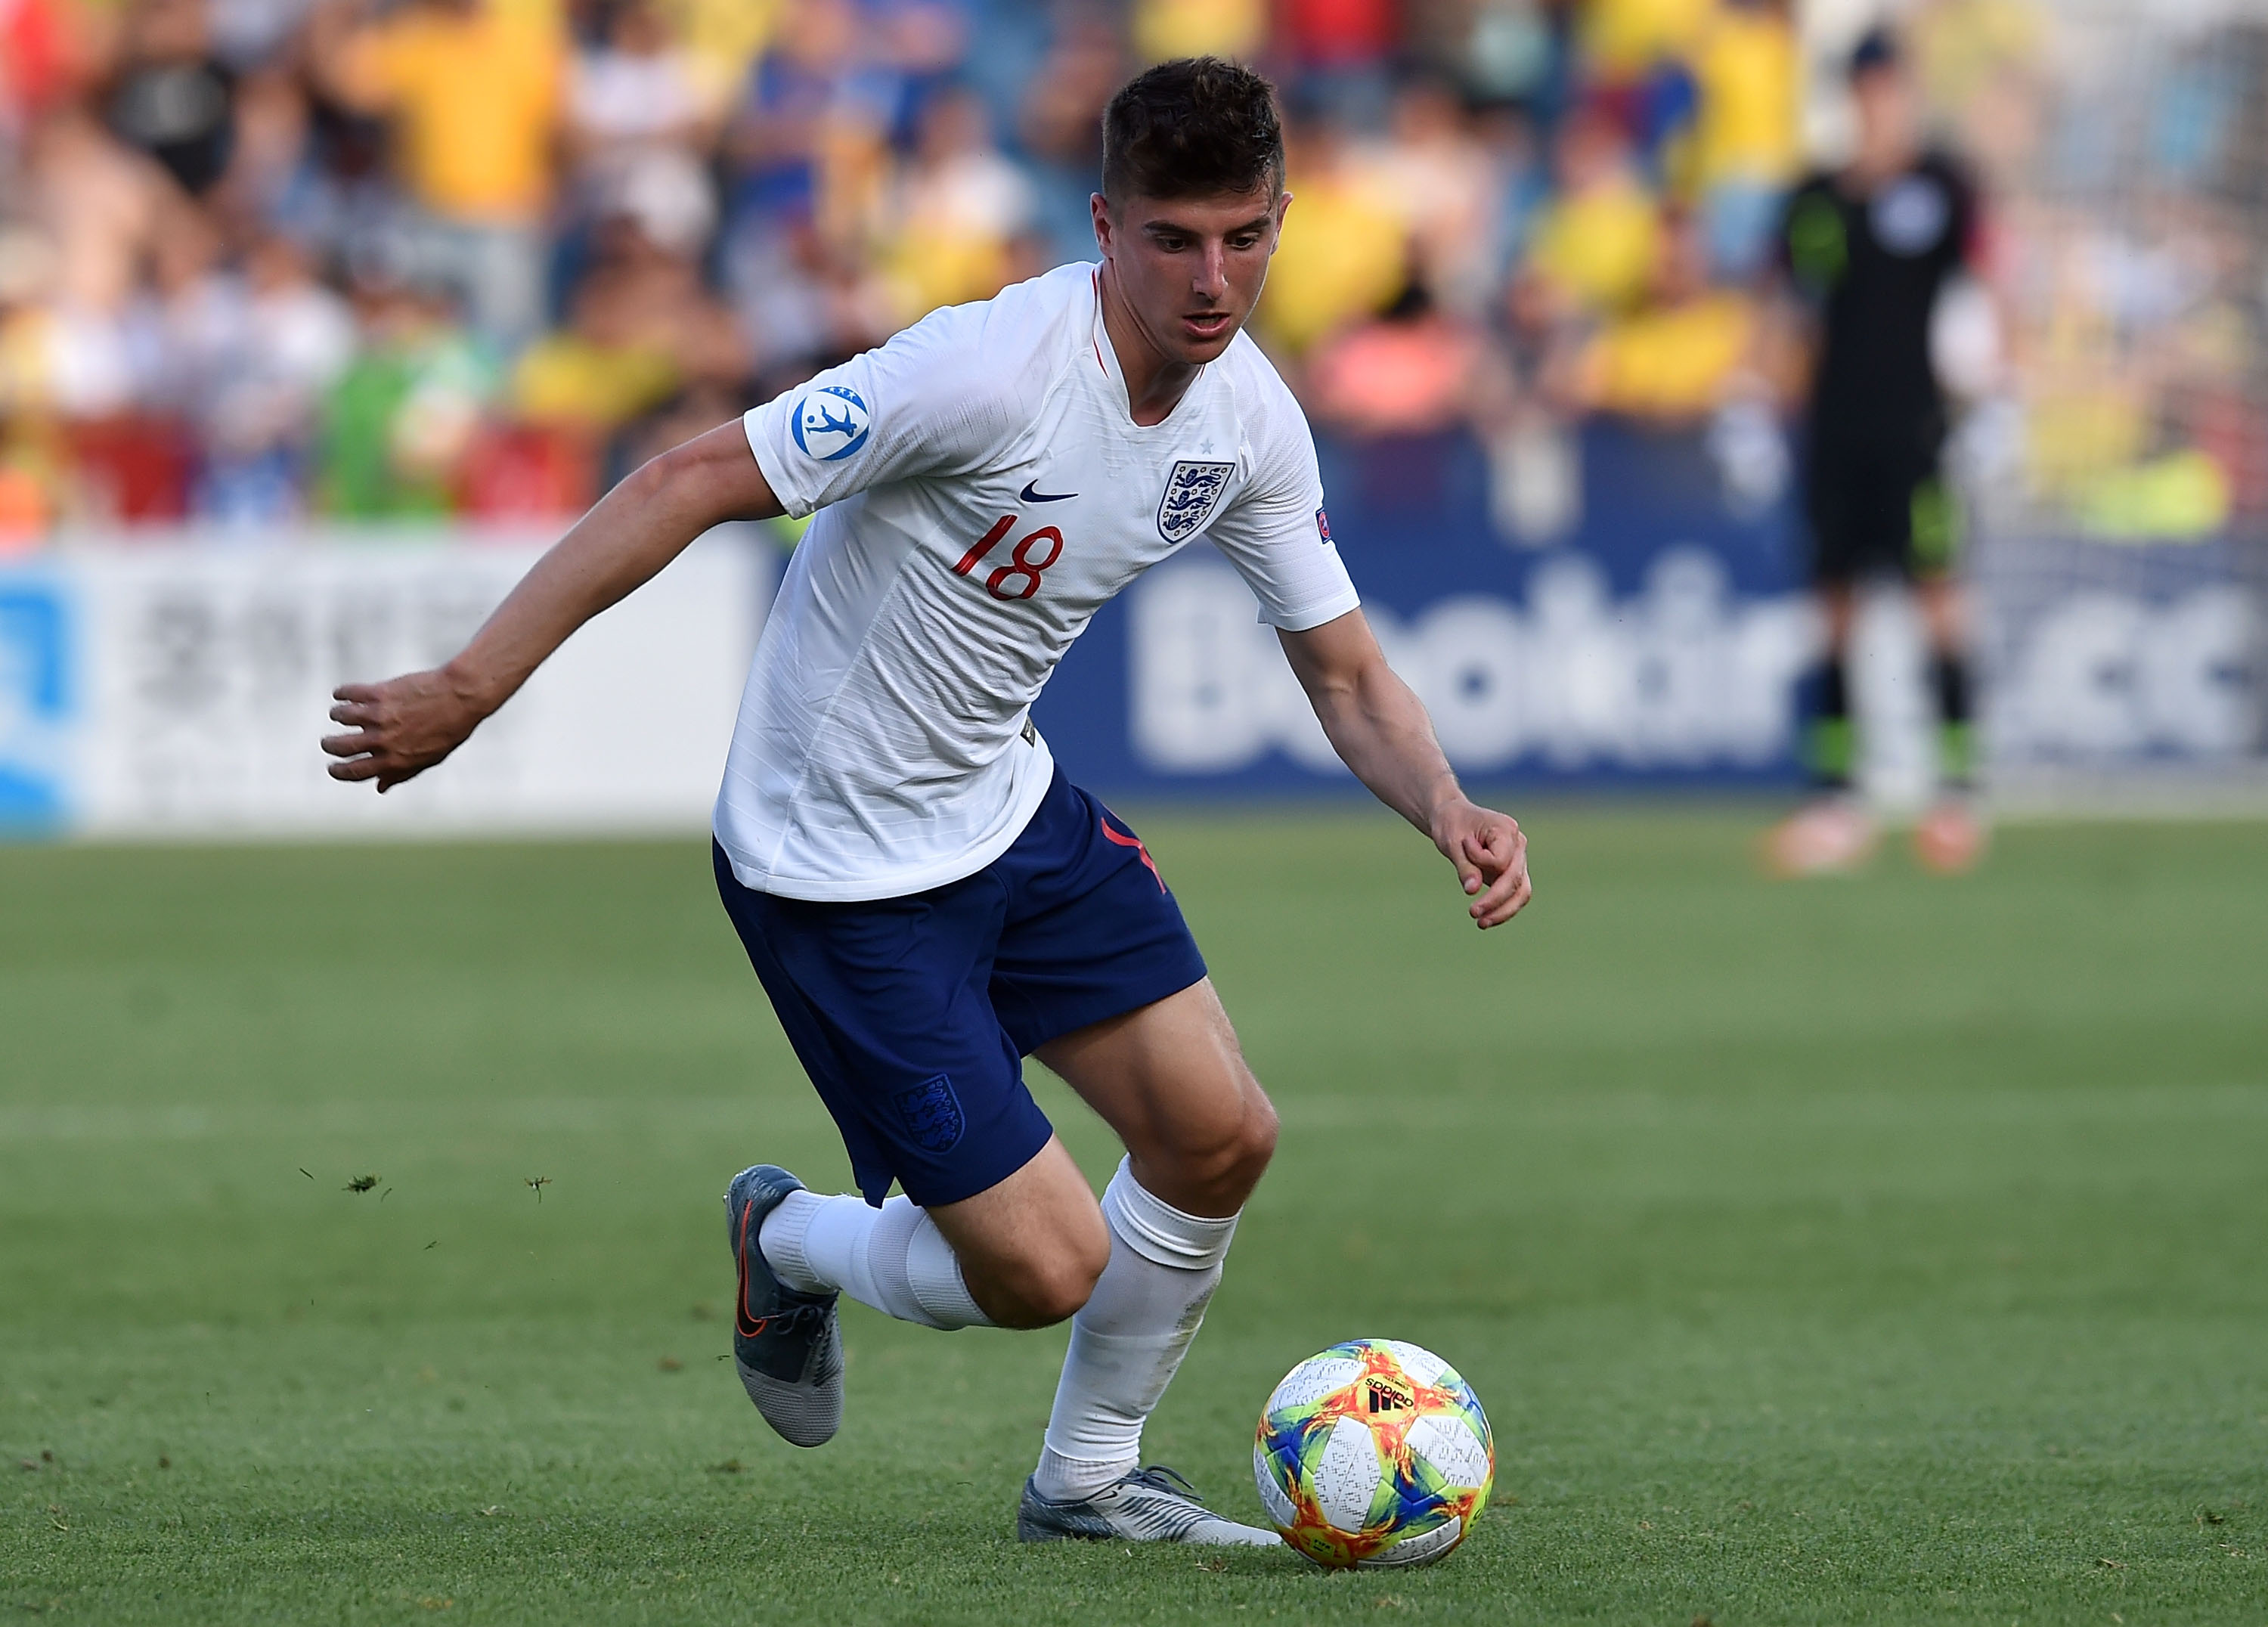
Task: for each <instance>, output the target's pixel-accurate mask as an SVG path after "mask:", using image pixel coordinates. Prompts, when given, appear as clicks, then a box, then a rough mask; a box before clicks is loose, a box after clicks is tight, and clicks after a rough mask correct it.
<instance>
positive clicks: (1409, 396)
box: [0, 0, 1798, 539]
mask: <svg viewBox="0 0 2268 1627" xmlns="http://www.w3.org/2000/svg"><path fill="white" fill-rule="evenodd" d="M0 42H4V48H0V534H7V535H12V536H14V537H17V538H18V539H25V538H32V537H37V536H39V535H40V534H43V533H45V532H47V531H48V530H49V529H50V528H51V527H52V526H55V525H56V524H57V523H59V522H68V521H71V520H78V521H84V522H88V523H105V522H114V521H126V522H136V521H170V520H180V519H195V520H200V521H208V522H213V523H217V524H224V525H229V524H258V523H263V522H273V521H277V520H283V519H291V518H294V517H298V516H302V515H311V514H312V515H328V516H335V517H340V518H344V519H395V518H404V517H416V516H439V515H446V514H464V515H469V516H474V517H478V518H483V519H509V518H513V517H523V516H535V515H552V514H556V513H559V512H567V511H571V510H573V509H575V508H577V507H578V506H580V505H581V504H585V503H586V502H588V501H589V500H590V499H591V498H592V497H593V496H594V495H595V494H596V493H597V492H598V491H599V490H602V489H603V487H604V486H605V484H606V483H608V482H609V481H610V480H611V479H613V478H615V476H617V475H619V474H620V473H621V472H622V470H623V469H624V468H626V467H630V466H631V465H633V464H634V463H635V462H636V461H637V460H639V459H641V458H642V457H644V456H645V455H647V454H648V453H651V452H652V451H653V450H655V449H657V448H658V447H659V446H661V445H666V444H668V443H669V442H672V441H674V440H675V439H677V438H681V437H682V436H684V435H686V434H688V433H690V432H693V431H698V430H700V429H703V428H705V427H707V426H709V425H711V424H713V423H718V422H721V421H723V420H725V419H726V418H728V417H729V416H732V415H733V413H734V412H736V411H738V410H739V409H741V408H743V407H744V406H746V405H747V404H748V403H750V402H752V401H757V400H761V399H763V398H765V397H767V396H769V395H770V394H773V393H775V392H776V391H777V390H779V389H781V388H784V387H787V386H788V385H790V384H792V383H793V382H795V381H796V380H798V379H800V378H802V377H804V376H806V375H807V374H808V373H809V372H812V371H813V370H814V369H816V368H818V367H821V366H823V365H826V364H828V363H829V362H832V361H834V360H836V359H838V358H840V357H844V356H846V355H849V354H851V353H854V352H856V351H857V350H861V349H863V348H865V347H867V346H869V345H872V344H874V343H876V342H880V340H882V339H884V338H886V337H887V335H890V334H891V333H893V332H894V331H895V330H896V329H897V328H900V327H902V326H903V325H904V324H906V323H907V322H909V321H911V320H915V319H917V318H918V317H919V316H920V315H921V314H922V313H924V312H926V311H928V310H930V309H932V308H933V307H935V306H939V305H941V304H946V303H950V302H953V301H957V300H963V299H968V298H980V297H983V296H984V295H986V294H989V293H990V292H991V291H994V290H995V289H997V288H998V287H999V286H1001V285H1002V284H1003V283H1006V282H1009V281H1012V280H1014V279H1017V278H1020V277H1023V276H1029V275H1032V274H1033V273H1035V272H1037V271H1039V270H1042V269H1046V268H1047V267H1049V266H1051V265H1055V264H1058V263H1061V262H1062V261H1066V260H1072V259H1086V258H1092V257H1093V254H1094V242H1093V237H1092V233H1091V230H1090V226H1089V224H1088V220H1087V204H1086V200H1087V196H1088V194H1089V193H1090V191H1091V190H1092V188H1093V187H1094V176H1095V173H1096V168H1097V162H1098V158H1099V153H1098V121H1099V116H1100V114H1101V107H1102V105H1103V103H1104V101H1105V100H1106V99H1107V98H1108V95H1109V93H1110V92H1111V91H1112V90H1113V89H1114V88H1115V86H1116V85H1117V84H1118V83H1119V82H1120V81H1121V80H1122V79H1123V77H1125V76H1126V75H1127V74H1128V73H1130V71H1132V70H1135V69H1136V68H1138V66H1139V65H1140V64H1141V63H1143V62H1145V61H1149V60H1157V59H1160V58H1163V57H1166V56H1170V55H1186V54H1190V53H1196V52H1204V51H1211V52H1217V53H1220V54H1224V55H1237V56H1240V57H1243V58H1246V59H1248V60H1253V61H1256V62H1258V63H1263V64H1264V65H1265V66H1266V67H1267V68H1268V69H1269V70H1270V71H1271V72H1272V73H1273V74H1274V75H1275V76H1276V77H1278V81H1279V83H1280V84H1281V85H1283V86H1284V89H1285V103H1286V112H1287V116H1288V121H1289V131H1290V136H1291V172H1292V186H1293V188H1294V190H1295V191H1296V192H1297V194H1298V202H1297V203H1296V205H1295V207H1294V209H1293V211H1292V217H1291V222H1290V225H1289V227H1288V230H1287V232H1286V233H1285V241H1284V244H1283V247H1282V251H1281V253H1280V254H1279V256H1278V261H1277V263H1276V266H1275V268H1274V270H1273V274H1272V277H1271V282H1270V291H1269V293H1268V296H1267V298H1266V300H1265V303H1264V306H1263V312H1262V313H1261V318H1260V320H1259V324H1258V331H1259V335H1260V337H1261V338H1262V339H1263V342H1265V343H1266V344H1267V345H1268V346H1269V348H1270V350H1271V351H1272V352H1273V353H1274V354H1275V355H1276V356H1277V357H1278V360H1279V362H1280V363H1281V364H1283V365H1284V366H1285V370H1286V372H1287V373H1289V374H1290V375H1291V376H1292V378H1293V379H1294V380H1295V383H1296V385H1297V387H1299V388H1300V390H1301V392H1302V393H1303V394H1305V395H1306V397H1307V399H1308V401H1310V403H1311V405H1312V407H1313V409H1314V413H1315V416H1316V417H1317V418H1318V420H1319V421H1320V422H1322V423H1326V424H1329V425H1335V426H1337V427H1338V428H1340V429H1342V430H1344V431H1348V432H1351V433H1354V434H1369V433H1395V432H1407V431H1425V430H1427V429H1430V428H1435V427H1439V426H1441V425H1445V424H1447V423H1453V422H1458V421H1482V420H1485V421H1486V422H1488V423H1492V424H1502V423H1513V422H1515V421H1516V420H1517V419H1518V418H1519V416H1520V415H1521V412H1522V411H1523V410H1536V411H1542V410H1549V411H1553V412H1565V411H1568V410H1579V409H1584V408H1589V407H1609V408H1617V409H1630V410H1634V411H1638V412H1645V413H1681V412H1689V411H1693V410H1697V409H1701V408H1704V407H1705V406H1706V405H1707V404H1708V403H1710V402H1712V401H1714V400H1715V399H1716V398H1717V397H1718V396H1719V395H1720V394H1722V393H1723V392H1724V391H1725V390H1726V389H1727V387H1728V386H1729V381H1730V379H1731V378H1732V376H1733V375H1734V373H1735V372H1737V371H1738V369H1739V368H1740V367H1741V365H1742V362H1743V358H1744V357H1745V356H1746V355H1747V353H1748V350H1749V346H1748V338H1747V327H1748V324H1749V322H1750V321H1751V320H1752V313H1751V312H1750V310H1749V298H1748V295H1747V294H1746V293H1745V292H1744V291H1743V290H1744V289H1745V288H1746V286H1747V285H1748V283H1749V282H1750V281H1751V280H1752V279H1753V274H1754V272H1755V270H1756V267H1757V265H1758V263H1759V261H1761V259H1762V258H1763V256H1764V254H1766V253H1767V252H1768V243H1769V239H1770V238H1771V230H1772V225H1773V210H1774V208H1775V207H1776V204H1775V200H1776V197H1777V195H1778V188H1780V187H1782V186H1783V185H1784V184H1785V182H1786V180H1788V178H1789V176H1790V174H1791V172H1792V171H1793V167H1794V165H1795V160H1796V154H1797V141H1796V121H1797V109H1796V103H1797V81H1798V63H1797V53H1796V48H1795V42H1794V38H1793V32H1792V29H1791V25H1790V21H1789V18H1788V17H1787V15H1786V11H1785V9H1784V6H1783V4H1781V0H1588V3H1587V4H1561V3H1558V0H1278V3H1277V4H1274V5H1273V6H1272V7H1271V6H1270V4H1267V0H1130V3H1129V4H1124V5H1123V6H1113V5H1110V4H1096V3H1094V0H1060V3H1058V4H1040V3H1037V0H798V3H797V4H792V5H789V4H781V3H780V0H393V3H391V4H389V3H387V0H378V3H377V4H369V3H367V0H0ZM1523 404H1525V406H1523ZM1532 483H1533V482H1531V484H1532ZM1545 484H1546V485H1547V486H1548V484H1549V482H1548V481H1547V482H1545Z"/></svg>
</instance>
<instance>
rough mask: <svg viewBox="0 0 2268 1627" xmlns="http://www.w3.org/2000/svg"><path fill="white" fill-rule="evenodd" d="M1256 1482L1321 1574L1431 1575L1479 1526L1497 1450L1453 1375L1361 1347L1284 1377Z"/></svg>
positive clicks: (1403, 1349)
mask: <svg viewBox="0 0 2268 1627" xmlns="http://www.w3.org/2000/svg"><path fill="white" fill-rule="evenodd" d="M1252 1472H1253V1475H1254V1476H1255V1478H1256V1479H1257V1480H1258V1481H1259V1483H1260V1500H1261V1501H1262V1502H1263V1503H1264V1504H1266V1505H1267V1507H1268V1516H1269V1518H1270V1520H1272V1521H1274V1523H1275V1526H1276V1529H1277V1530H1278V1531H1279V1532H1281V1533H1282V1534H1283V1537H1284V1540H1285V1542H1287V1543H1289V1544H1290V1545H1291V1546H1292V1547H1293V1548H1295V1549H1297V1550H1299V1551H1300V1552H1301V1553H1303V1554H1305V1555H1307V1557H1308V1558H1310V1559H1313V1560H1314V1561H1315V1563H1316V1564H1323V1565H1329V1566H1330V1567H1331V1568H1332V1569H1334V1570H1341V1569H1344V1568H1346V1567H1348V1566H1351V1565H1394V1564H1426V1563H1428V1562H1429V1561H1431V1560H1434V1559H1439V1558H1440V1557H1441V1556H1442V1555H1444V1554H1446V1553H1447V1552H1448V1551H1449V1550H1451V1549H1453V1548H1454V1547H1455V1546H1456V1545H1457V1544H1458V1543H1459V1542H1462V1541H1464V1538H1465V1533H1467V1532H1468V1531H1469V1530H1471V1529H1472V1527H1473V1521H1474V1520H1476V1519H1478V1518H1479V1517H1480V1512H1481V1509H1482V1507H1483V1506H1484V1505H1485V1504H1486V1503H1487V1502H1488V1494H1489V1485H1490V1483H1491V1481H1492V1480H1494V1478H1495V1477H1496V1448H1495V1447H1494V1446H1493V1445H1492V1444H1491V1441H1490V1439H1489V1426H1488V1418H1487V1417H1486V1416H1485V1415H1484V1414H1483V1413H1482V1411H1481V1403H1480V1402H1479V1400H1478V1399H1477V1398H1476V1397H1475V1395H1473V1390H1472V1386H1470V1385H1469V1384H1467V1383H1466V1382H1465V1381H1464V1380H1463V1379H1462V1377H1460V1376H1459V1374H1458V1373H1457V1370H1456V1369H1455V1368H1454V1367H1452V1366H1449V1364H1448V1363H1447V1362H1445V1361H1443V1360H1442V1359H1441V1358H1440V1357H1439V1356H1436V1355H1434V1354H1433V1353H1432V1351H1427V1350H1421V1349H1419V1348H1418V1346H1417V1345H1415V1344H1404V1343H1403V1342H1402V1341H1401V1340H1399V1339H1351V1340H1349V1341H1348V1342H1347V1343H1346V1344H1334V1345H1333V1346H1331V1348H1330V1349H1329V1350H1327V1351H1324V1352H1323V1353H1322V1355H1320V1356H1314V1357H1310V1358H1308V1359H1307V1360H1306V1361H1303V1362H1301V1363H1300V1365H1299V1366H1296V1367H1294V1368H1292V1371H1291V1372H1289V1373H1285V1375H1284V1381H1283V1382H1282V1383H1281V1384H1278V1386H1277V1387H1276V1393H1275V1394H1274V1395H1270V1396H1269V1398H1268V1409H1267V1410H1266V1411H1264V1412H1263V1413H1262V1414H1261V1415H1260V1435H1259V1439H1258V1440H1257V1441H1256V1443H1255V1444H1254V1446H1253V1448H1252Z"/></svg>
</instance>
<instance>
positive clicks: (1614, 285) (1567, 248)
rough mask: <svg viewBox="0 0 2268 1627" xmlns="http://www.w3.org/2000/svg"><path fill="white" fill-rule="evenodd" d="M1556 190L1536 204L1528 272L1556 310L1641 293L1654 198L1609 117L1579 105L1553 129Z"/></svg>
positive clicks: (1588, 308)
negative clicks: (1556, 131) (1555, 132)
mask: <svg viewBox="0 0 2268 1627" xmlns="http://www.w3.org/2000/svg"><path fill="white" fill-rule="evenodd" d="M1554 170H1555V172H1556V179H1557V183H1558V190H1557V193H1556V194H1555V195H1553V196H1552V198H1551V200H1550V202H1548V203H1546V204H1545V205H1544V206H1543V212H1542V215H1541V217H1540V218H1539V219H1538V220H1537V222H1536V225H1535V235H1534V238H1533V239H1532V240H1531V242H1530V246H1529V249H1528V271H1529V274H1530V275H1531V276H1532V277H1533V278H1534V280H1535V283H1536V285H1537V288H1538V291H1539V292H1540V294H1541V295H1542V298H1543V302H1544V306H1545V308H1546V309H1547V310H1548V311H1550V312H1551V313H1555V314H1558V315H1579V316H1599V315H1611V314H1613V313H1616V312H1620V311H1624V310H1627V309H1628V308H1629V307H1630V306H1632V305H1634V304H1636V303H1637V301H1638V298H1639V297H1640V296H1641V295H1642V294H1644V293H1645V291H1646V288H1647V286H1648V285H1649V284H1650V283H1651V282H1652V281H1653V275H1654V266H1655V261H1656V259H1657V257H1658V256H1659V254H1660V252H1661V205H1660V204H1659V203H1658V202H1656V201H1655V199H1654V196H1653V194H1652V193H1650V192H1648V191H1647V190H1646V187H1645V185H1644V184H1643V182H1642V181H1641V180H1640V179H1639V177H1638V170H1637V167H1636V166H1635V164H1634V163H1633V161H1632V157H1631V147H1630V142H1629V139H1628V138H1627V136H1624V132H1623V129H1622V128H1621V126H1620V125H1619V124H1618V123H1616V121H1615V120H1614V118H1613V117H1612V116H1610V115H1609V114H1608V113H1606V112H1605V111H1604V110H1603V109H1602V108H1599V107H1587V108H1584V109H1581V110H1580V111H1579V112H1577V113H1576V114H1574V115H1573V116H1572V118H1570V119H1569V120H1568V121H1567V123H1566V125H1565V128H1564V129H1561V131H1560V133H1559V144H1558V152H1557V159H1556V162H1555V164H1554Z"/></svg>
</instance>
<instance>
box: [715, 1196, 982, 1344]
mask: <svg viewBox="0 0 2268 1627" xmlns="http://www.w3.org/2000/svg"><path fill="white" fill-rule="evenodd" d="M756 1246H757V1247H758V1248H761V1249H762V1250H763V1252H764V1260H765V1262H766V1263H768V1264H770V1267H771V1268H772V1275H774V1276H775V1277H778V1278H779V1279H780V1281H782V1282H784V1283H785V1284H786V1285H788V1286H789V1287H791V1288H795V1289H799V1290H800V1291H802V1292H805V1293H825V1292H828V1290H829V1289H840V1290H842V1292H844V1293H847V1294H849V1295H850V1296H851V1298H852V1299H856V1300H858V1303H859V1304H861V1305H871V1306H873V1307H874V1308H875V1309H876V1310H878V1311H880V1312H881V1313H882V1314H883V1315H885V1316H895V1317H896V1318H897V1319H898V1320H899V1321H909V1322H919V1323H921V1324H922V1326H924V1327H925V1328H990V1326H991V1325H992V1321H991V1319H990V1317H988V1316H986V1315H985V1314H984V1313H983V1311H982V1310H980V1309H978V1308H977V1305H976V1300H975V1299H971V1298H970V1297H969V1294H968V1284H967V1283H965V1282H963V1281H962V1280H961V1262H960V1261H959V1260H957V1259H955V1258H954V1254H953V1245H952V1244H950V1243H948V1242H946V1240H945V1234H944V1233H942V1232H939V1230H938V1229H937V1222H936V1221H934V1220H932V1219H931V1218H929V1211H927V1210H925V1209H919V1208H917V1207H916V1206H915V1205H914V1203H913V1200H912V1199H910V1198H907V1197H894V1198H892V1199H891V1200H890V1201H889V1202H888V1203H887V1204H883V1205H882V1206H881V1207H880V1209H874V1208H871V1207H869V1206H868V1204H867V1203H866V1200H865V1198H863V1197H860V1196H858V1194H857V1193H855V1192H846V1193H843V1194H842V1195H841V1196H836V1197H821V1196H819V1194H818V1193H816V1192H791V1193H789V1194H788V1195H787V1196H786V1197H784V1199H782V1200H781V1202H780V1205H779V1207H778V1208H777V1209H775V1210H773V1211H771V1213H770V1214H769V1215H766V1216H765V1217H764V1226H763V1230H762V1232H760V1233H757V1235H756Z"/></svg>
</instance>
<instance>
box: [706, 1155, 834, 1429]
mask: <svg viewBox="0 0 2268 1627" xmlns="http://www.w3.org/2000/svg"><path fill="white" fill-rule="evenodd" d="M803 1189H804V1187H803V1182H800V1181H798V1180H797V1179H796V1178H795V1177H794V1176H793V1175H791V1174H788V1173H787V1171H785V1170H784V1169H781V1168H778V1167H776V1166H774V1165H771V1164H757V1165H755V1166H754V1167H750V1168H747V1169H744V1170H742V1171H741V1172H740V1174H737V1175H734V1176H733V1184H732V1185H731V1186H729V1187H727V1188H726V1189H725V1240H727V1241H728V1242H730V1243H731V1244H732V1246H733V1260H734V1262H735V1263H737V1264H738V1265H739V1266H740V1297H739V1298H738V1299H737V1300H735V1301H734V1303H733V1366H735V1367H737V1368H739V1369H740V1385H741V1388H744V1389H746V1390H747V1392H748V1399H749V1400H750V1401H753V1402H755V1403H756V1410H757V1411H759V1412H761V1413H762V1414H763V1415H764V1422H765V1423H767V1424H769V1425H771V1426H772V1427H773V1428H774V1429H776V1430H777V1431H778V1432H780V1435H781V1436H782V1437H783V1438H784V1439H786V1440H788V1441H791V1442H792V1443H793V1444H794V1445H796V1446H799V1447H821V1446H825V1445H826V1444H827V1443H828V1441H829V1440H832V1439H834V1438H835V1432H836V1430H837V1429H839V1428H841V1427H842V1425H843V1329H842V1325H841V1322H840V1321H839V1319H838V1318H837V1317H836V1314H835V1304H836V1299H837V1298H838V1297H839V1296H837V1295H836V1294H831V1293H799V1292H797V1291H796V1290H795V1289H792V1288H791V1287H789V1286H788V1285H786V1284H785V1283H783V1282H781V1281H780V1279H779V1278H778V1277H774V1276H773V1275H772V1268H771V1266H770V1264H769V1263H766V1261H765V1259H764V1251H763V1249H762V1248H760V1247H759V1246H758V1243H757V1239H758V1238H759V1237H760V1236H761V1235H762V1232H763V1227H764V1217H765V1216H766V1215H769V1214H770V1213H771V1211H773V1210H775V1209H777V1208H778V1207H779V1206H780V1200H781V1199H783V1198H784V1197H785V1196H787V1195H788V1194H789V1193H791V1192H800V1191H802V1190H803Z"/></svg>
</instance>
